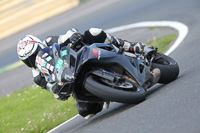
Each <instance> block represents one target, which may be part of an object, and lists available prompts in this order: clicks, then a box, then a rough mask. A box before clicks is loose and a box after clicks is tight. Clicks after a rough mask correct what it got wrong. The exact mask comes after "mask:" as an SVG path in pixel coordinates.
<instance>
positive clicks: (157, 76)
mask: <svg viewBox="0 0 200 133" xmlns="http://www.w3.org/2000/svg"><path fill="white" fill-rule="evenodd" d="M151 74H152V86H153V85H155V84H156V83H158V81H159V79H160V75H161V74H160V69H158V68H154V69H153V71H152V73H151Z"/></svg>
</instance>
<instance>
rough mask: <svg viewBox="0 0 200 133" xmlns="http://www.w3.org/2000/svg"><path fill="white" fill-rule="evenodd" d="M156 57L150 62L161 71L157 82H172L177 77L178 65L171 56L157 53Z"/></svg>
mask: <svg viewBox="0 0 200 133" xmlns="http://www.w3.org/2000/svg"><path fill="white" fill-rule="evenodd" d="M157 55H158V57H156V58H157V59H155V60H154V61H153V63H152V67H153V68H159V69H160V71H161V77H160V80H159V81H158V83H164V84H167V83H169V82H172V81H173V80H175V79H176V78H177V77H178V74H179V66H178V64H177V63H176V61H174V60H173V59H172V58H170V57H168V56H166V55H164V54H161V53H157Z"/></svg>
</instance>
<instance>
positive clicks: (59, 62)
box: [55, 58, 64, 70]
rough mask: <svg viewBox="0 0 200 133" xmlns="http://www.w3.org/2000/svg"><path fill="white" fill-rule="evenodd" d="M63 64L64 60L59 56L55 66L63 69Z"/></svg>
mask: <svg viewBox="0 0 200 133" xmlns="http://www.w3.org/2000/svg"><path fill="white" fill-rule="evenodd" d="M63 64H64V61H63V60H62V59H61V58H58V61H57V63H56V66H55V67H56V69H57V70H61V68H62V66H63Z"/></svg>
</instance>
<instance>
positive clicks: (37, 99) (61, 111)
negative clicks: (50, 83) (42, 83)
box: [0, 86, 77, 133]
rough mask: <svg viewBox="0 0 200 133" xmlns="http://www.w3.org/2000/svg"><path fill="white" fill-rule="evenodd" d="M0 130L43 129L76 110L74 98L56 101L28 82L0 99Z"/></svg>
mask: <svg viewBox="0 0 200 133" xmlns="http://www.w3.org/2000/svg"><path fill="white" fill-rule="evenodd" d="M0 105H1V106H0V132H1V133H4V132H6V133H13V132H46V131H48V130H50V129H52V128H54V127H55V126H57V125H59V124H61V123H63V122H64V121H66V120H68V119H69V118H71V117H73V116H75V115H76V114H77V110H76V106H75V101H74V99H73V98H71V97H70V98H69V99H68V100H67V101H60V100H57V99H55V98H54V96H53V94H52V92H48V91H46V90H43V89H41V88H40V87H37V86H32V87H29V88H27V89H22V90H20V91H17V92H15V93H13V94H11V95H7V96H5V97H3V98H1V99H0Z"/></svg>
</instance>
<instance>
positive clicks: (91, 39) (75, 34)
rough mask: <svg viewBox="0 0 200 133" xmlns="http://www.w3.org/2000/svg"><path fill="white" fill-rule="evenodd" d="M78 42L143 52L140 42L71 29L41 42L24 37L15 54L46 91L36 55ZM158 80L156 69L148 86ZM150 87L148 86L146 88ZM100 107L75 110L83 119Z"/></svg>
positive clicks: (80, 106) (87, 105)
mask: <svg viewBox="0 0 200 133" xmlns="http://www.w3.org/2000/svg"><path fill="white" fill-rule="evenodd" d="M79 41H83V42H84V43H86V44H92V43H106V44H114V45H115V46H117V47H123V48H124V50H125V51H127V52H131V53H134V54H141V53H142V52H143V50H144V44H143V43H141V42H134V43H133V42H129V41H126V40H122V39H119V38H116V37H115V36H112V35H109V34H107V33H105V32H104V31H103V30H102V29H99V28H90V29H89V30H86V31H85V32H84V34H81V33H80V32H79V31H78V30H76V29H74V28H72V29H71V30H68V31H67V32H66V34H63V35H59V36H49V37H47V38H46V39H45V40H44V41H43V42H42V41H41V40H40V39H39V38H37V37H34V36H32V35H26V36H25V37H23V38H22V39H21V40H20V41H19V43H18V45H17V53H18V57H19V59H20V60H22V61H23V62H24V63H25V64H26V65H27V66H28V67H30V68H32V74H33V79H34V82H35V83H36V84H37V85H39V86H41V87H42V88H44V89H47V86H46V85H47V81H46V80H45V78H44V74H43V73H42V72H41V71H40V70H39V69H38V68H37V67H36V66H35V59H36V56H37V53H38V52H39V51H40V50H41V49H43V48H45V47H48V46H52V45H53V44H54V43H57V44H59V45H60V46H61V47H62V46H66V45H68V44H69V43H72V44H76V43H77V44H78V42H79ZM77 47H78V46H77ZM159 78H160V70H159V69H157V68H156V69H154V70H153V71H152V83H150V85H153V84H156V83H157V82H158V80H159ZM150 85H148V87H149V86H150ZM146 88H147V87H146ZM67 98H68V97H65V98H63V97H62V98H60V97H59V96H57V99H59V100H67ZM102 106H103V104H102V103H99V104H98V103H82V102H77V110H78V112H79V114H80V115H81V116H83V117H85V118H87V117H88V116H91V115H93V114H96V113H98V112H100V111H101V110H102Z"/></svg>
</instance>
